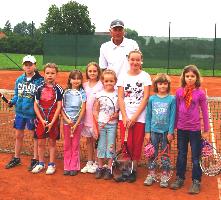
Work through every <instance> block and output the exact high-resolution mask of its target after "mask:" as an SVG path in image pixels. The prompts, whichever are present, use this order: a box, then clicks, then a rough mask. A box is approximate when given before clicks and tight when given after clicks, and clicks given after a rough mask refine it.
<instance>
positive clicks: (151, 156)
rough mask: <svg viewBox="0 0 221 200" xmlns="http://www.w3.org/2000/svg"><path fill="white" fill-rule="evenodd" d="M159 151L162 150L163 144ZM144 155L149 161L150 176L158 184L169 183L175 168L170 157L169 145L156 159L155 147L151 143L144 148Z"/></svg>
mask: <svg viewBox="0 0 221 200" xmlns="http://www.w3.org/2000/svg"><path fill="white" fill-rule="evenodd" d="M159 149H162V144H160V147H159ZM144 155H145V157H146V158H147V160H148V165H147V167H148V171H149V175H150V176H152V178H153V179H154V180H155V181H156V182H160V181H163V182H165V181H166V182H167V181H168V180H169V179H170V178H171V177H172V175H173V167H172V164H171V160H170V155H169V144H167V146H166V147H165V148H164V149H163V150H161V152H160V153H158V155H157V156H156V157H155V146H154V145H153V144H151V143H149V144H148V145H146V146H145V147H144Z"/></svg>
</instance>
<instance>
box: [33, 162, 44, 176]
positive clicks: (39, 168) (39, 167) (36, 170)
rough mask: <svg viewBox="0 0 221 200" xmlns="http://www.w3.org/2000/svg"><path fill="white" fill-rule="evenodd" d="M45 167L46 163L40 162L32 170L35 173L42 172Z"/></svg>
mask: <svg viewBox="0 0 221 200" xmlns="http://www.w3.org/2000/svg"><path fill="white" fill-rule="evenodd" d="M44 168H45V165H40V164H38V165H36V166H35V167H34V169H33V170H32V171H31V172H32V173H33V174H37V173H39V172H41V171H42V170H43V169H44Z"/></svg>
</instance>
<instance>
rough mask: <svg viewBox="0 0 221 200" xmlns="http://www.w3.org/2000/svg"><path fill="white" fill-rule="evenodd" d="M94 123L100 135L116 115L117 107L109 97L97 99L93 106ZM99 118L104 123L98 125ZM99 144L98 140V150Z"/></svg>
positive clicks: (96, 142) (96, 144) (96, 143)
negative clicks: (100, 131)
mask: <svg viewBox="0 0 221 200" xmlns="http://www.w3.org/2000/svg"><path fill="white" fill-rule="evenodd" d="M92 112H93V123H94V125H93V126H94V128H95V129H96V131H97V132H98V133H99V130H101V129H103V128H104V127H105V126H106V125H107V124H108V123H109V122H110V121H112V120H113V119H114V118H113V116H114V114H115V105H114V102H113V101H112V99H111V98H110V97H108V96H100V97H99V98H97V99H96V100H95V102H94V105H93V111H92ZM98 116H99V118H100V119H102V122H100V123H98ZM98 142H99V134H98V138H97V140H96V141H95V148H96V149H97V146H98Z"/></svg>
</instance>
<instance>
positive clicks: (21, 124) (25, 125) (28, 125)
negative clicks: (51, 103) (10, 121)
mask: <svg viewBox="0 0 221 200" xmlns="http://www.w3.org/2000/svg"><path fill="white" fill-rule="evenodd" d="M34 120H35V118H24V117H21V116H18V115H16V116H15V121H14V126H13V127H14V128H15V129H18V130H24V129H28V130H31V131H33V130H34V129H35V123H34Z"/></svg>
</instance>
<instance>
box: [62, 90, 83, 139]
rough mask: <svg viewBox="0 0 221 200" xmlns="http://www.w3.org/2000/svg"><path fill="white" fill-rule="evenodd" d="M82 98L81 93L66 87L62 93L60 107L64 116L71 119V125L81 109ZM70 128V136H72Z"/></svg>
mask: <svg viewBox="0 0 221 200" xmlns="http://www.w3.org/2000/svg"><path fill="white" fill-rule="evenodd" d="M82 104H83V99H82V94H81V93H80V92H79V90H76V89H67V90H65V92H64V94H63V100H62V108H63V111H64V114H65V115H66V117H67V118H68V119H69V120H71V121H72V123H71V124H70V126H71V127H73V126H74V124H75V123H76V121H77V119H78V117H79V115H80V113H81V109H82ZM73 134H74V133H73V131H72V130H71V135H70V137H74V135H73Z"/></svg>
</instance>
